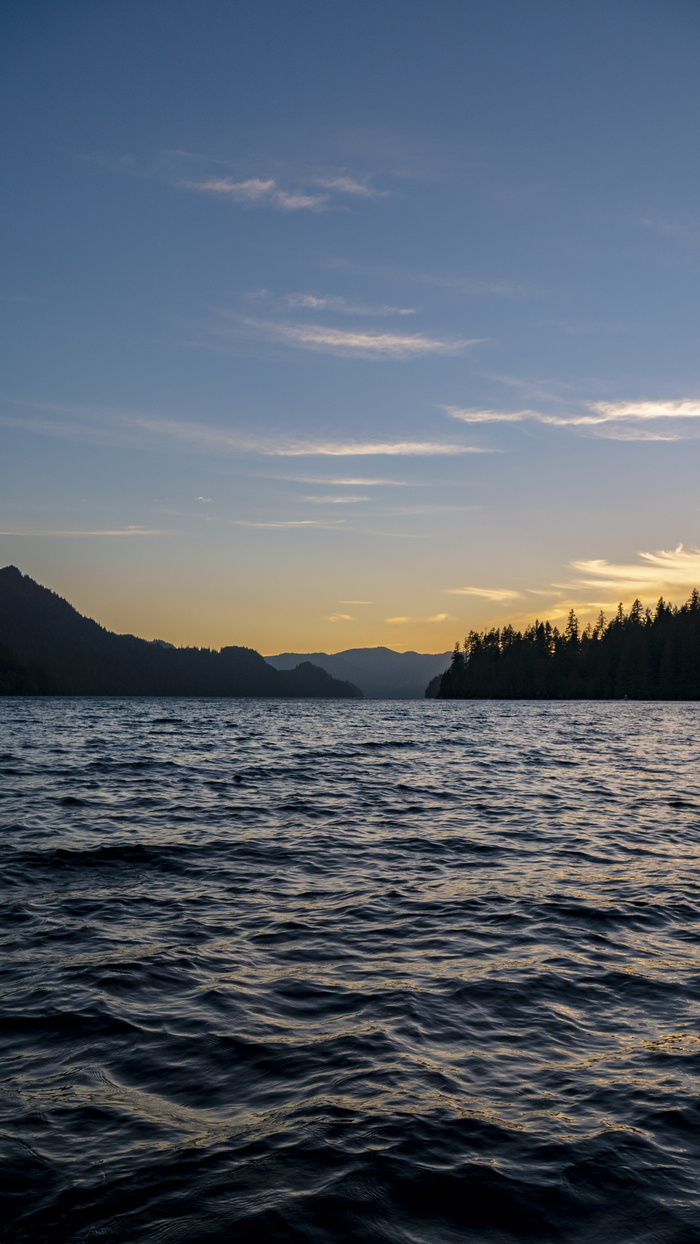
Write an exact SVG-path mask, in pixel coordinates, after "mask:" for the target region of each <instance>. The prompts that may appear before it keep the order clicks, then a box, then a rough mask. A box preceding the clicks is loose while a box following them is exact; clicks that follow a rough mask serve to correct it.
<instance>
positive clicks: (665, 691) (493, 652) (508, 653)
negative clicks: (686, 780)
mask: <svg viewBox="0 0 700 1244" xmlns="http://www.w3.org/2000/svg"><path fill="white" fill-rule="evenodd" d="M624 697H627V698H628V699H630V700H697V699H700V593H698V591H697V590H694V591H693V592H692V594H691V596H690V599H689V600H688V601H687V602H686V603H685V604H684V605H681V606H680V607H674V606H672V605H668V604H666V602H665V601H664V600H660V601H659V602H658V604H657V606H656V609H655V610H654V611H653V612H652V611H651V610H650V609H645V608H644V607H643V606H642V604H641V602H640V601H639V600H636V601H635V602H634V604H633V605H632V608H631V609H630V611H629V613H627V614H626V613H625V612H624V609H623V607H622V605H620V606H619V607H618V610H617V613H616V614H615V616H614V617H613V618H611V619H610V620H609V621H606V619H605V617H604V615H603V614H601V615H600V616H599V618H598V621H597V623H596V625H595V626H590V625H589V626H587V627H586V628H585V630H584V631H583V632H581V630H580V628H579V623H578V620H577V618H576V615H575V613H574V612H573V610H572V611H571V612H570V614H569V619H568V622H567V624H566V627H565V629H564V631H563V632H560V631H559V630H558V628H557V627H556V626H551V625H550V623H549V622H535V623H534V624H533V625H532V626H530V627H528V628H527V629H526V630H524V631H516V630H514V629H513V627H512V626H506V627H504V628H503V629H502V630H498V629H494V630H490V631H482V632H476V631H471V632H470V633H469V635H467V638H466V639H465V641H464V644H463V645H460V644H457V646H456V648H455V651H454V654H453V657H452V664H451V666H450V668H449V670H447V672H446V673H445V674H444V675H443V677H442V681H441V683H440V688H439V691H438V699H443V700H449V699H522V700H528V699H565V700H566V699H593V700H598V699H622V698H624Z"/></svg>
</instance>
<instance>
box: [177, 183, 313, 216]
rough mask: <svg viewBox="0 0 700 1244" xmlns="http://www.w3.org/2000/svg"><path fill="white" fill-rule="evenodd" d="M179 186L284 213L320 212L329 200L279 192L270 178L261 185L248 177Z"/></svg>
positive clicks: (285, 191)
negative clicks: (271, 208)
mask: <svg viewBox="0 0 700 1244" xmlns="http://www.w3.org/2000/svg"><path fill="white" fill-rule="evenodd" d="M180 185H181V186H182V187H183V188H184V189H187V190H197V191H199V192H200V193H203V194H213V195H219V196H223V197H225V198H229V199H231V200H232V201H233V202H234V203H243V204H244V205H246V206H248V207H276V208H278V209H279V210H281V211H285V212H298V211H309V210H311V211H320V210H323V209H324V208H325V207H326V206H327V204H328V202H329V197H330V196H329V195H327V194H305V193H302V192H293V191H292V192H290V191H288V190H283V189H282V188H281V187H280V186H278V184H277V182H276V181H275V180H274V179H273V178H269V179H268V180H267V181H263V179H262V178H260V177H249V178H248V180H247V181H233V180H232V179H231V178H230V177H210V178H208V179H207V180H206V181H185V182H181V183H180Z"/></svg>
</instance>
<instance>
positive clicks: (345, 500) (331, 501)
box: [304, 495, 369, 505]
mask: <svg viewBox="0 0 700 1244" xmlns="http://www.w3.org/2000/svg"><path fill="white" fill-rule="evenodd" d="M304 500H305V501H313V503H314V505H355V504H357V503H358V502H360V501H369V497H353V496H347V495H346V496H344V497H304Z"/></svg>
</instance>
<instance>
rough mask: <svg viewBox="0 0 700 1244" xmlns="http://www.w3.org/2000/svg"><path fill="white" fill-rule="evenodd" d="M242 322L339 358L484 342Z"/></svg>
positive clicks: (394, 355)
mask: <svg viewBox="0 0 700 1244" xmlns="http://www.w3.org/2000/svg"><path fill="white" fill-rule="evenodd" d="M242 323H244V324H245V325H246V326H247V327H249V328H253V329H255V330H256V331H257V332H258V333H260V334H261V335H263V336H264V337H266V338H267V339H268V340H273V341H283V342H285V343H287V344H288V345H292V346H297V347H298V348H299V349H302V350H323V351H326V352H327V353H330V354H337V355H340V356H341V357H342V356H344V357H347V356H348V355H350V356H352V355H354V356H360V357H363V358H389V359H406V358H414V357H416V356H424V355H431V354H432V355H447V354H460V353H462V351H463V350H467V349H470V348H472V347H473V346H477V345H480V344H482V343H483V342H484V341H485V340H486V339H485V338H483V337H474V338H470V339H461V340H448V339H440V338H437V337H427V336H425V335H424V334H420V333H406V334H401V333H370V332H360V331H352V330H351V329H342V328H332V327H329V326H327V325H324V324H287V323H280V322H274V321H261V320H243V321H242ZM228 331H229V332H230V329H229V330H228ZM224 335H227V334H224Z"/></svg>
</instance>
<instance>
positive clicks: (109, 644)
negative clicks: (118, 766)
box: [0, 566, 362, 698]
mask: <svg viewBox="0 0 700 1244" xmlns="http://www.w3.org/2000/svg"><path fill="white" fill-rule="evenodd" d="M1 694H4V695H33V694H39V695H46V694H55V695H184V696H189V695H192V696H318V697H324V698H325V697H335V696H338V697H343V698H349V697H352V698H358V697H360V698H361V696H362V692H361V691H360V690H359V689H358V688H357V687H356V686H353V685H352V684H351V683H349V682H345V681H342V680H338V679H335V678H333V677H332V676H330V675H329V674H328V673H327V672H326V671H325V670H323V669H321V668H320V667H316V666H313V665H311V664H309V663H301V664H300V665H298V668H295V669H290V670H285V671H279V670H277V669H275V668H273V666H271V665H270V664H268V663H267V662H266V661H265V660H264V659H263V657H262V656H261V655H260V653H259V652H255V651H254V649H252V648H238V647H227V648H222V649H221V651H220V652H217V651H213V650H210V649H208V648H173V647H171V646H166V645H165V644H164V643H163V642H162V641H161V642H156V643H152V642H149V641H148V640H146V639H138V638H137V637H136V636H135V635H116V634H115V633H114V632H112V631H108V630H105V628H104V627H103V626H100V624H99V623H98V622H94V621H93V620H92V619H91V618H86V617H83V615H82V614H80V613H78V611H77V609H74V608H73V606H72V605H71V604H69V603H68V601H67V600H64V599H63V597H61V596H58V595H57V594H56V593H55V592H52V591H50V589H49V588H46V587H42V586H41V584H39V583H36V582H35V581H34V579H31V578H30V577H29V576H28V575H23V574H22V573H21V571H20V570H18V569H17V567H16V566H5V567H4V569H2V570H0V695H1Z"/></svg>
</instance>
